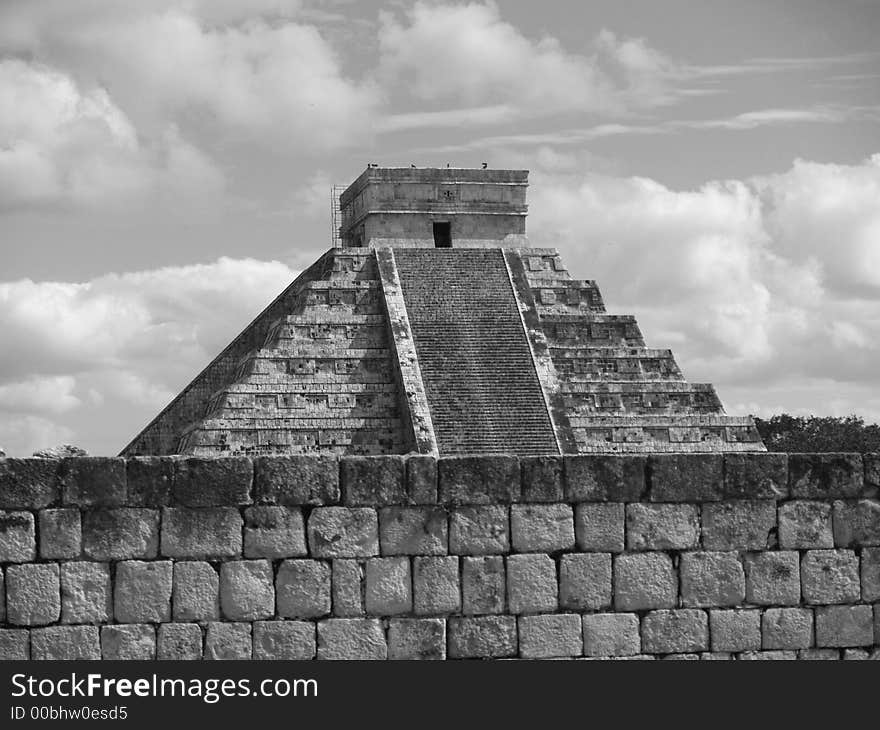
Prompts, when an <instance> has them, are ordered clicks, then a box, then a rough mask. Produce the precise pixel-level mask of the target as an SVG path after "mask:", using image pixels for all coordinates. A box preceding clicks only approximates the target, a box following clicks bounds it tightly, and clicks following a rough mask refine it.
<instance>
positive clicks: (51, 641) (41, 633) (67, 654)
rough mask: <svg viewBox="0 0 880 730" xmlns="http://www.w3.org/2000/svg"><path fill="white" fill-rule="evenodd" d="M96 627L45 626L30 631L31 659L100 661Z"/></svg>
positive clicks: (99, 645)
mask: <svg viewBox="0 0 880 730" xmlns="http://www.w3.org/2000/svg"><path fill="white" fill-rule="evenodd" d="M100 658H101V643H100V639H99V638H98V627H97V626H47V627H46V628H43V629H32V630H31V659H37V660H39V661H44V660H47V659H62V660H74V659H89V660H94V659H100Z"/></svg>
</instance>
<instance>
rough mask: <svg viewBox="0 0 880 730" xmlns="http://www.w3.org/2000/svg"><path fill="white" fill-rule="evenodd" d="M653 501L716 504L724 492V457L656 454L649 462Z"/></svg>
mask: <svg viewBox="0 0 880 730" xmlns="http://www.w3.org/2000/svg"><path fill="white" fill-rule="evenodd" d="M648 483H649V486H648V499H649V501H651V502H716V501H718V500H720V499H721V498H722V496H723V493H724V460H723V457H722V456H721V454H656V455H652V456H651V458H650V459H649V460H648Z"/></svg>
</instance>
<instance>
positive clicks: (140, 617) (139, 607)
mask: <svg viewBox="0 0 880 730" xmlns="http://www.w3.org/2000/svg"><path fill="white" fill-rule="evenodd" d="M171 586H172V565H171V561H170V560H154V561H151V562H141V561H139V560H125V561H123V562H121V563H119V564H118V565H117V566H116V580H115V585H114V595H113V613H114V615H115V616H116V620H117V621H119V622H120V623H132V624H137V623H161V622H163V621H169V620H170V619H171Z"/></svg>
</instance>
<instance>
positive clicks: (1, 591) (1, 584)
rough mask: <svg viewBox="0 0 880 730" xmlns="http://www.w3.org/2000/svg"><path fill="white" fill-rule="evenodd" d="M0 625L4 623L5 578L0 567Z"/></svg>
mask: <svg viewBox="0 0 880 730" xmlns="http://www.w3.org/2000/svg"><path fill="white" fill-rule="evenodd" d="M0 623H6V578H5V577H4V575H3V568H2V567H0Z"/></svg>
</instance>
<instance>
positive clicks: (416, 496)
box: [406, 455, 437, 504]
mask: <svg viewBox="0 0 880 730" xmlns="http://www.w3.org/2000/svg"><path fill="white" fill-rule="evenodd" d="M406 494H407V498H408V500H409V502H410V503H411V504H437V458H436V457H435V456H428V455H411V456H408V457H407V459H406Z"/></svg>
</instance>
